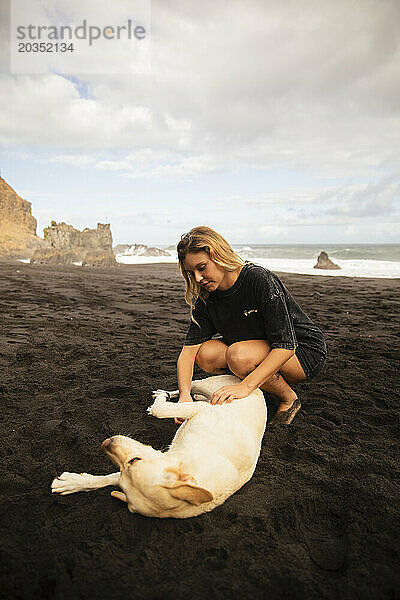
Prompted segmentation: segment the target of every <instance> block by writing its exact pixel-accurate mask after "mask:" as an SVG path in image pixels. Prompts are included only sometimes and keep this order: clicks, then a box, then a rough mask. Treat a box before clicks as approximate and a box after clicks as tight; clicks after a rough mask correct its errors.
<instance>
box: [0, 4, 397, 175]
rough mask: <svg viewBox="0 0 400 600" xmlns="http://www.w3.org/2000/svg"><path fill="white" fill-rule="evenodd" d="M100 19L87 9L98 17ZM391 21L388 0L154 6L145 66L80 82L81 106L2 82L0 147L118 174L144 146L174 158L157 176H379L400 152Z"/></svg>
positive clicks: (24, 83)
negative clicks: (86, 161)
mask: <svg viewBox="0 0 400 600" xmlns="http://www.w3.org/2000/svg"><path fill="white" fill-rule="evenodd" d="M63 7H64V8H63V10H64V11H65V12H66V13H67V12H68V7H66V6H65V5H63ZM106 9H107V10H106ZM110 10H111V11H113V10H114V8H111V9H110V7H109V6H107V7H102V6H100V5H99V4H98V3H97V4H96V11H97V13H96V14H97V18H98V19H99V20H101V19H102V18H105V16H106V15H107V18H108V19H109V15H110V14H112V13H110ZM122 12H123V11H122ZM122 12H121V10H120V8H118V10H117V8H115V16H116V18H121V15H122ZM128 12H129V11H128ZM79 16H80V11H79V7H77V5H76V3H73V2H72V3H71V17H75V18H77V17H79ZM399 16H400V4H399V3H398V2H396V1H394V0H393V1H390V0H387V1H386V2H384V3H383V2H381V1H378V0H348V1H346V2H335V3H333V2H328V1H322V2H321V1H320V0H319V1H317V0H307V1H301V0H298V1H297V2H296V3H282V2H280V0H274V1H273V0H269V1H268V0H267V1H262V2H261V1H258V0H249V1H248V2H246V3H243V2H240V1H239V0H230V1H229V2H227V1H226V2H225V1H222V2H219V3H215V2H211V0H205V1H204V2H202V3H201V4H200V5H199V4H198V3H197V2H194V0H186V1H185V2H183V1H176V2H173V3H171V2H165V1H164V0H163V1H161V0H153V2H152V28H151V36H152V68H151V69H150V70H147V71H144V72H143V73H142V74H138V75H135V76H132V77H131V76H125V75H115V76H112V75H104V76H101V77H100V76H87V77H85V83H86V87H87V89H88V94H87V96H88V97H84V96H82V90H81V89H80V87H79V85H78V84H76V82H74V81H71V80H70V79H67V78H65V77H62V76H57V75H48V76H35V77H33V76H16V77H3V78H2V80H1V82H0V102H1V103H2V107H3V109H2V113H1V115H0V139H1V140H2V142H3V144H6V145H9V144H21V145H31V146H35V147H39V148H40V147H44V148H47V149H48V148H54V149H55V150H56V153H57V154H70V153H72V152H71V151H74V152H77V153H79V154H82V153H83V154H88V153H95V154H96V157H97V158H98V166H99V167H100V168H112V167H111V165H112V162H113V161H114V158H112V159H111V160H110V156H109V153H110V152H113V151H118V154H119V155H121V153H123V152H124V151H125V156H124V157H123V158H122V159H120V161H121V162H120V165H121V169H122V170H124V169H125V166H124V165H125V163H124V161H125V160H127V161H129V160H130V159H129V158H128V157H129V156H130V155H131V154H132V153H139V152H140V151H141V150H142V149H146V148H154V149H158V150H159V151H160V152H164V153H165V154H167V155H168V154H170V156H171V157H170V159H167V161H166V164H165V165H158V166H156V167H154V169H150V170H149V173H148V176H153V175H154V176H157V177H159V176H162V177H180V176H181V174H182V173H184V172H185V171H187V172H188V173H189V175H193V174H196V173H198V172H204V171H206V172H207V171H209V170H210V168H211V167H210V165H211V163H212V162H214V163H215V164H216V165H218V168H219V167H221V166H222V167H223V168H225V169H227V170H231V169H233V168H234V166H235V165H241V166H253V167H260V168H264V167H265V166H271V165H289V166H296V167H303V168H304V167H308V168H315V169H318V170H319V172H320V174H321V175H325V176H329V175H341V176H343V175H344V176H346V175H349V174H352V175H355V174H357V173H364V174H365V173H368V172H370V170H371V167H374V165H387V166H389V167H390V166H391V165H394V164H396V163H398V158H399V145H400V140H399V138H398V136H395V135H393V132H394V131H396V130H398V129H399V128H400V114H399V109H400V107H399V104H398V89H399V87H400V71H399V69H398V65H399V62H400V61H399V59H400V51H399V36H398V22H399ZM98 61H99V62H100V63H101V61H102V55H101V52H100V53H99V56H98ZM84 87H85V86H84ZM176 152H178V153H179V152H180V153H181V154H180V158H179V160H178V162H177V163H175V162H174V157H175V156H176ZM184 153H187V154H186V158H185V156H184ZM118 169H120V167H118ZM121 169H120V170H121ZM128 170H129V169H128ZM130 174H131V176H133V177H136V176H137V173H136V171H135V170H133V171H131V172H130Z"/></svg>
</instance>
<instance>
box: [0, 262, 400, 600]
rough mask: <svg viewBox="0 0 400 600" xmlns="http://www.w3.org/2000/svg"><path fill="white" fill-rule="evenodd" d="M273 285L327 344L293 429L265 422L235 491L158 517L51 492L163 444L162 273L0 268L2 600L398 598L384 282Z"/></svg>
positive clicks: (395, 316) (167, 361) (104, 497)
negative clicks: (155, 410)
mask: <svg viewBox="0 0 400 600" xmlns="http://www.w3.org/2000/svg"><path fill="white" fill-rule="evenodd" d="M281 277H282V280H283V281H284V283H285V284H286V286H287V287H288V288H289V290H290V291H291V292H292V294H293V295H294V297H295V298H296V299H297V300H298V302H299V303H300V305H301V306H302V307H303V308H304V309H305V311H306V312H307V313H308V314H309V315H310V317H311V318H313V319H314V320H315V321H316V323H318V324H319V325H320V327H321V328H322V330H323V331H324V333H325V334H326V339H327V344H328V351H329V360H328V363H327V366H326V367H325V369H324V371H323V372H322V373H321V374H320V376H319V377H318V378H317V379H316V380H314V381H311V382H309V383H306V384H303V385H299V386H297V390H298V392H299V395H300V398H301V400H302V404H303V410H302V411H301V413H299V415H298V416H297V417H296V419H295V421H294V422H293V424H292V425H291V426H290V427H286V428H269V427H267V430H266V433H265V436H264V442H263V449H262V453H261V455H260V460H259V464H258V467H257V469H256V472H255V474H254V477H253V478H252V480H251V481H250V482H249V483H248V484H247V485H245V486H244V487H243V488H242V489H241V490H240V491H239V492H238V493H236V494H235V495H234V496H232V497H231V498H229V499H228V500H227V502H226V503H225V504H223V505H222V506H221V507H219V508H217V509H215V510H214V511H213V512H211V513H208V514H205V515H203V516H200V517H196V518H193V519H187V520H173V519H166V520H161V519H151V518H146V517H142V516H140V515H137V514H136V515H132V514H130V513H129V512H128V510H127V508H126V506H125V505H124V504H123V503H121V502H119V501H118V500H116V499H113V498H111V497H110V491H111V489H112V488H105V489H104V490H99V491H97V492H93V493H89V494H87V493H80V494H76V495H71V496H65V497H60V496H56V495H52V494H51V492H50V483H51V481H52V479H53V478H54V477H55V476H56V475H59V474H60V473H61V472H63V471H65V470H66V471H77V472H81V471H87V472H90V473H94V474H104V473H111V472H112V471H113V470H114V468H113V465H112V464H111V463H110V461H109V459H108V458H107V457H106V456H105V455H104V454H103V452H102V450H101V448H100V444H101V442H102V441H103V440H104V439H105V438H106V437H109V436H110V435H113V434H117V433H122V434H127V435H131V436H132V437H134V438H136V439H138V440H139V441H141V442H144V443H148V444H152V445H154V447H156V448H158V449H160V448H164V447H165V446H166V445H167V444H168V443H169V442H170V440H171V439H172V437H173V434H174V432H175V431H176V426H175V425H174V424H173V422H172V420H169V421H166V420H164V421H160V420H157V419H154V418H152V417H150V416H149V415H148V414H147V413H146V408H147V406H149V405H150V404H151V391H152V390H153V389H156V388H165V389H174V388H176V376H175V364H176V358H177V355H178V352H179V350H180V347H181V345H182V342H183V337H184V332H185V331H186V327H187V324H188V309H187V306H186V305H185V303H184V298H183V289H184V288H183V280H182V279H181V277H180V276H179V274H178V270H177V267H176V266H175V265H149V266H138V265H135V266H133V265H132V266H121V267H120V268H116V269H98V270H84V269H82V268H80V267H45V266H30V265H27V264H22V263H19V262H1V263H0V307H1V308H0V310H1V321H0V325H1V330H0V332H1V336H2V337H1V342H0V364H1V373H0V398H1V445H0V452H1V461H0V489H1V496H0V503H1V511H0V512H1V519H0V552H1V567H0V568H1V579H0V596H1V597H2V598H7V599H11V598H20V599H42V598H45V599H57V600H61V599H74V598H84V599H85V600H89V599H102V598H105V599H108V598H110V599H111V598H112V599H114V600H119V599H122V598H123V599H127V600H128V599H129V600H133V599H136V598H140V599H141V600H147V599H149V600H150V599H158V598H160V599H161V598H176V599H180V598H182V599H186V598H190V599H191V600H196V599H197V598H206V597H207V598H238V599H242V598H246V599H247V598H252V599H262V598H268V599H271V600H272V599H286V598H287V599H297V598H299V599H302V598H307V599H309V598H319V599H321V598H327V599H331V598H332V599H335V600H336V599H338V598H349V599H352V600H355V599H364V598H374V599H381V598H382V599H394V598H395V597H398V596H396V594H398V593H399V583H400V582H399V568H398V559H399V556H398V540H399V536H398V529H397V527H398V521H397V516H398V512H397V507H398V504H397V503H396V499H397V500H398V494H399V488H398V483H397V482H398V479H399V477H398V476H399V473H398V458H397V453H396V450H397V449H398V440H399V436H398V433H399V412H400V409H399V354H400V353H399V350H400V340H399V335H398V333H399V332H398V323H399V280H385V279H376V280H374V279H350V278H343V277H322V276H306V275H292V274H281ZM201 376H203V375H201ZM267 402H268V408H269V411H270V415H271V414H273V412H274V410H275V406H276V404H275V402H274V401H273V399H272V398H267ZM396 590H397V592H396Z"/></svg>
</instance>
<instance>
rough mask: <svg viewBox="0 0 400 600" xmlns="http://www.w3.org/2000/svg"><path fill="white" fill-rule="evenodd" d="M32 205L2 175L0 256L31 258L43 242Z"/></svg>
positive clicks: (0, 179)
mask: <svg viewBox="0 0 400 600" xmlns="http://www.w3.org/2000/svg"><path fill="white" fill-rule="evenodd" d="M31 206H32V205H31V203H30V202H28V201H27V200H24V199H23V198H20V196H18V194H17V193H16V192H15V191H14V190H13V189H12V187H10V186H9V185H8V183H7V182H6V181H5V180H4V179H3V178H2V177H0V256H9V257H11V256H13V257H16V258H29V256H31V255H32V254H33V252H34V251H35V249H36V248H38V247H40V245H41V244H42V243H43V241H42V240H41V239H40V238H39V237H38V236H37V235H36V226H37V222H36V219H35V217H34V216H33V215H32V210H31Z"/></svg>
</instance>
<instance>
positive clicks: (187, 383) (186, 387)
mask: <svg viewBox="0 0 400 600" xmlns="http://www.w3.org/2000/svg"><path fill="white" fill-rule="evenodd" d="M200 346H201V344H196V345H194V346H183V348H182V350H181V353H180V354H179V357H178V362H177V366H176V372H177V379H178V388H179V400H178V402H192V397H191V395H190V387H191V384H192V377H193V369H194V363H195V360H196V355H197V352H198V350H199V348H200ZM174 421H175V423H176V424H177V425H180V424H181V423H183V421H184V419H178V418H177V417H175V418H174Z"/></svg>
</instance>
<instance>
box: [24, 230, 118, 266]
mask: <svg viewBox="0 0 400 600" xmlns="http://www.w3.org/2000/svg"><path fill="white" fill-rule="evenodd" d="M43 234H44V244H45V245H44V247H43V248H42V249H40V250H38V251H37V252H35V254H34V255H33V257H32V258H31V263H32V264H33V263H38V264H52V265H69V264H72V263H74V262H81V263H82V266H83V267H115V266H117V261H116V260H115V256H114V253H113V251H112V235H111V230H110V225H109V224H108V223H107V224H103V223H97V229H88V228H86V229H84V230H83V231H79V230H78V229H75V228H74V227H72V225H68V224H67V223H56V222H55V221H52V222H51V226H50V227H46V228H45V229H44V230H43Z"/></svg>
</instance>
